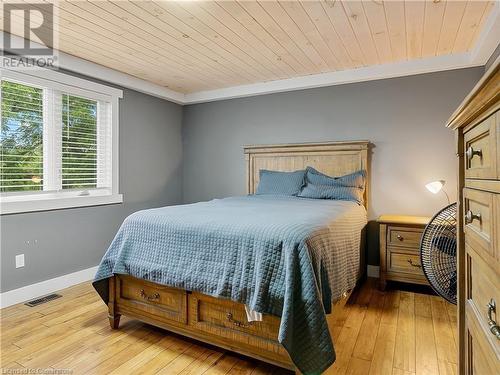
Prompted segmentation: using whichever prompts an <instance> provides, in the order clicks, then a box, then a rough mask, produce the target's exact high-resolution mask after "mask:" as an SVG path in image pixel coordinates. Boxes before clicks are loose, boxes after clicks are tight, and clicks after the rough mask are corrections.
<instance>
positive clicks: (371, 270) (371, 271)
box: [366, 264, 380, 278]
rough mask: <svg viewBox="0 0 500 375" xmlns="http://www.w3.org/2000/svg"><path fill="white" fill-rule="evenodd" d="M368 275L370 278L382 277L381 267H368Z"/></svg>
mask: <svg viewBox="0 0 500 375" xmlns="http://www.w3.org/2000/svg"><path fill="white" fill-rule="evenodd" d="M366 275H367V276H368V277H377V278H378V277H379V276H380V267H379V266H372V265H370V264H369V265H368V266H367V269H366Z"/></svg>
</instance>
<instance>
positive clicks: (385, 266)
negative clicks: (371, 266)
mask: <svg viewBox="0 0 500 375" xmlns="http://www.w3.org/2000/svg"><path fill="white" fill-rule="evenodd" d="M429 220H430V218H428V217H421V216H400V215H382V216H380V217H379V218H378V220H377V221H378V222H379V224H380V289H382V290H384V289H385V286H386V282H387V280H393V281H402V282H405V283H412V284H424V285H428V282H427V279H426V278H425V275H424V273H423V271H422V266H421V265H420V238H421V237H422V233H423V231H424V228H425V226H426V225H427V223H428V222H429Z"/></svg>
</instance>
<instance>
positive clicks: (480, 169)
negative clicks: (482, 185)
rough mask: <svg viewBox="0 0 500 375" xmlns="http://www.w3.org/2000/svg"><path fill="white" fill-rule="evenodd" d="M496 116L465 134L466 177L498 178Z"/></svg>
mask: <svg viewBox="0 0 500 375" xmlns="http://www.w3.org/2000/svg"><path fill="white" fill-rule="evenodd" d="M496 137H497V134H496V114H493V115H491V116H490V117H488V118H487V119H485V120H484V121H482V122H480V123H479V124H477V125H476V126H475V127H473V128H472V129H471V130H469V131H468V132H467V133H465V134H464V150H465V156H464V161H465V177H466V178H484V179H495V178H497V177H498V176H497V156H496V153H497V149H496V148H497V139H496Z"/></svg>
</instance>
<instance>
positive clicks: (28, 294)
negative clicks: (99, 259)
mask: <svg viewBox="0 0 500 375" xmlns="http://www.w3.org/2000/svg"><path fill="white" fill-rule="evenodd" d="M96 272H97V266H95V267H91V268H87V269H85V270H81V271H77V272H73V273H70V274H67V275H63V276H59V277H56V278H54V279H50V280H45V281H41V282H39V283H36V284H32V285H27V286H23V287H22V288H19V289H14V290H9V291H8V292H4V293H1V294H0V308H4V307H8V306H11V305H15V304H16V303H21V302H25V301H28V300H30V299H33V298H37V297H41V296H43V295H46V294H49V293H53V292H57V291H58V290H61V289H64V288H68V287H70V286H73V285H76V284H80V283H83V282H84V281H89V280H92V279H93V278H94V276H95V274H96Z"/></svg>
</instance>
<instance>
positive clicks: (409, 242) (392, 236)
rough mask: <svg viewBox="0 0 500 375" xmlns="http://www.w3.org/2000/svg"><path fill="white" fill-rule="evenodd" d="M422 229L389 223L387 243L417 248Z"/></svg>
mask: <svg viewBox="0 0 500 375" xmlns="http://www.w3.org/2000/svg"><path fill="white" fill-rule="evenodd" d="M423 231H424V229H423V228H407V227H401V226H393V225H389V226H388V227H387V245H389V246H398V247H405V248H411V249H417V250H418V249H419V247H420V239H421V237H422V233H423Z"/></svg>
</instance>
